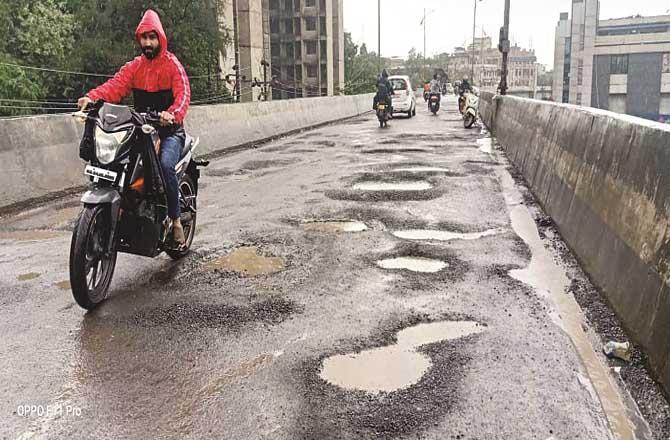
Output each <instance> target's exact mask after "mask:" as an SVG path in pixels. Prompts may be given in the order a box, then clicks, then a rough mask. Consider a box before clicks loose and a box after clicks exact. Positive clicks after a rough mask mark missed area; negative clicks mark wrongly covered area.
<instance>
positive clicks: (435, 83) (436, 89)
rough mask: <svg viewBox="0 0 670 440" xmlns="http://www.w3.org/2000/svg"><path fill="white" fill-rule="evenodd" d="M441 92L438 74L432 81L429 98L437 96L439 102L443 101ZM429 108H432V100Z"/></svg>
mask: <svg viewBox="0 0 670 440" xmlns="http://www.w3.org/2000/svg"><path fill="white" fill-rule="evenodd" d="M441 95H442V93H441V90H440V81H439V80H438V78H437V74H435V75H433V79H432V80H431V81H430V92H429V97H432V96H437V97H438V101H439V100H441V97H442V96H441ZM428 108H430V100H429V101H428Z"/></svg>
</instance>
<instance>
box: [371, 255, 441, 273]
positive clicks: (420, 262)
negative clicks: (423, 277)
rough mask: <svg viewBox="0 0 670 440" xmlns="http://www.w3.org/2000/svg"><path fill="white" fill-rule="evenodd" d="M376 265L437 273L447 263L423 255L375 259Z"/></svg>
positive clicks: (392, 268)
mask: <svg viewBox="0 0 670 440" xmlns="http://www.w3.org/2000/svg"><path fill="white" fill-rule="evenodd" d="M377 266H379V267H381V268H382V269H390V270H398V269H404V270H409V271H412V272H421V273H437V272H439V271H441V270H442V269H444V268H446V267H449V264H448V263H445V262H444V261H440V260H433V259H431V258H424V257H398V258H389V259H386V260H380V261H377Z"/></svg>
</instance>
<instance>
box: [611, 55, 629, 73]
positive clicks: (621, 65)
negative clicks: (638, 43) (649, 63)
mask: <svg viewBox="0 0 670 440" xmlns="http://www.w3.org/2000/svg"><path fill="white" fill-rule="evenodd" d="M627 74H628V55H612V56H610V75H627Z"/></svg>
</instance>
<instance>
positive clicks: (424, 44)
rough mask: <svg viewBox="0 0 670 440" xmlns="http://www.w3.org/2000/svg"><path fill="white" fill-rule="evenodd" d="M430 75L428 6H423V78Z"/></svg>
mask: <svg viewBox="0 0 670 440" xmlns="http://www.w3.org/2000/svg"><path fill="white" fill-rule="evenodd" d="M426 76H428V61H427V60H426V8H423V80H424V81H425V80H426Z"/></svg>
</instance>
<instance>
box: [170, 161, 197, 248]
mask: <svg viewBox="0 0 670 440" xmlns="http://www.w3.org/2000/svg"><path fill="white" fill-rule="evenodd" d="M179 192H180V194H181V197H182V200H183V201H184V204H183V205H182V207H181V208H182V212H181V224H182V226H183V228H184V238H185V239H186V240H185V242H184V246H182V247H181V248H180V249H166V250H165V252H166V253H167V254H168V255H169V256H170V258H172V259H173V260H179V259H180V258H184V257H185V256H186V255H187V254H188V253H189V251H190V250H191V244H193V238H194V237H195V225H196V218H197V208H198V205H197V194H196V191H195V184H194V183H193V179H191V176H189V175H188V174H185V175H184V177H182V179H181V182H179ZM189 207H190V208H192V210H191V209H189Z"/></svg>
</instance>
